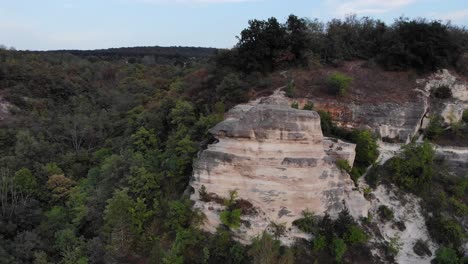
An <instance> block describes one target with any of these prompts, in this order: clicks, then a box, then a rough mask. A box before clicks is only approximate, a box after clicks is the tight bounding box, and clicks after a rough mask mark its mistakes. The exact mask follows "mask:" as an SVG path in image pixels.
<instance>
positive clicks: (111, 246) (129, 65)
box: [0, 16, 468, 264]
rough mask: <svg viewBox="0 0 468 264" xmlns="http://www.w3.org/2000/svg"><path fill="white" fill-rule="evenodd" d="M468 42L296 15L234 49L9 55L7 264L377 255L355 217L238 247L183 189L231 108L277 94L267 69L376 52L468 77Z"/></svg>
mask: <svg viewBox="0 0 468 264" xmlns="http://www.w3.org/2000/svg"><path fill="white" fill-rule="evenodd" d="M467 36H468V35H467V32H466V31H465V30H464V29H462V28H459V27H456V26H452V25H450V24H444V23H442V22H439V21H426V20H408V19H403V18H402V19H398V20H396V22H395V23H394V24H392V25H385V24H384V23H383V22H381V21H378V20H373V19H370V18H360V19H358V18H356V17H353V16H352V17H348V18H346V19H344V20H332V21H330V22H328V23H326V24H325V23H322V22H319V21H317V20H313V21H310V20H306V19H300V18H298V17H296V16H290V17H289V18H288V19H287V21H286V22H285V23H284V24H282V23H280V22H278V20H277V19H275V18H271V19H268V20H267V21H259V20H252V21H250V22H249V27H248V28H246V29H245V30H243V31H242V32H241V33H240V36H239V42H238V44H237V45H236V46H235V47H234V48H233V49H231V50H220V51H217V54H216V55H215V56H212V57H209V54H210V53H211V52H212V50H211V49H200V50H186V49H181V50H179V49H177V48H176V49H175V50H159V49H158V48H156V49H140V48H135V49H132V48H129V49H118V50H104V51H55V52H23V51H14V50H0V96H2V97H3V98H4V99H5V100H6V101H8V102H9V103H10V104H12V105H13V106H12V107H11V109H10V114H9V115H8V116H7V117H6V118H5V119H3V120H2V121H1V123H0V145H1V148H0V260H1V262H2V263H67V264H69V263H171V264H172V263H223V262H224V263H252V262H254V263H293V262H294V261H296V262H298V263H301V262H304V263H308V262H311V261H313V260H316V259H317V260H318V262H319V263H322V262H324V263H325V262H331V261H337V262H339V261H352V260H356V261H357V260H362V259H365V260H366V261H368V260H369V258H371V256H370V254H369V250H368V249H366V248H365V245H364V244H365V241H366V240H367V239H368V238H367V236H366V234H363V231H362V230H361V229H359V227H358V226H357V224H356V222H355V221H354V220H352V219H349V215H348V214H347V212H346V211H344V212H342V214H341V215H340V218H339V219H338V220H336V221H332V220H330V219H328V218H327V217H325V218H323V219H320V220H319V219H316V218H313V217H312V216H311V215H307V214H305V216H304V219H305V220H302V221H299V222H298V225H299V226H300V227H301V228H302V229H304V230H305V231H306V232H309V233H311V234H316V235H317V236H318V238H319V239H316V240H314V241H302V242H301V243H298V244H297V245H296V246H294V247H292V248H285V247H283V246H281V245H279V242H278V241H277V240H275V238H274V237H271V236H270V235H268V234H265V235H263V236H262V237H259V238H258V239H257V240H255V241H253V245H251V246H242V245H240V244H239V243H237V242H235V241H233V240H232V238H231V235H230V233H229V226H227V225H226V226H220V227H219V230H218V232H217V233H216V234H215V235H209V234H206V233H203V232H202V231H200V229H198V226H199V224H200V222H201V221H203V215H200V214H199V213H198V212H196V211H193V210H192V209H191V203H190V202H189V201H188V198H187V195H184V193H185V194H187V192H188V191H189V190H187V186H188V183H189V179H190V175H191V172H192V162H193V160H194V158H195V157H196V154H197V152H198V151H199V150H201V149H203V148H204V147H205V146H206V145H207V144H208V143H209V142H210V140H212V139H211V138H210V136H209V134H208V132H207V130H208V129H209V128H210V127H212V126H214V125H215V124H216V123H217V122H219V121H220V120H221V119H222V118H223V114H224V112H225V111H226V110H227V109H229V108H230V107H232V106H234V105H236V104H238V103H241V102H245V101H247V100H248V99H250V98H252V97H254V96H257V95H259V94H261V93H262V91H266V90H269V89H271V86H272V85H273V84H272V83H271V79H270V78H269V73H271V72H274V71H278V70H283V69H288V68H291V67H320V66H321V65H336V64H339V63H340V62H341V61H343V60H353V59H366V60H369V61H371V62H376V63H377V64H378V65H380V66H382V67H384V68H386V69H388V70H404V69H410V68H411V69H416V70H417V71H420V72H425V71H432V70H434V69H438V68H440V67H452V68H456V69H458V70H459V72H461V73H464V74H466V70H467V68H466V56H465V57H464V55H463V54H464V52H466V51H467V49H468V45H467V41H468V37H467ZM179 55H180V56H179ZM157 57H165V58H169V59H168V60H163V61H161V60H158V59H155V58H157ZM180 57H182V58H183V59H182V60H181V61H182V62H187V58H188V57H190V58H192V57H195V58H193V59H190V60H189V61H190V63H178V61H177V60H178V59H179V58H180ZM174 58H175V60H172V59H174ZM464 61H465V62H464ZM291 87H292V86H291ZM275 88H277V87H275ZM291 92H293V89H292V88H291ZM328 125H329V129H330V131H328V132H329V133H331V132H333V131H332V130H333V129H336V128H335V127H334V126H333V124H332V123H331V120H329V123H328ZM334 132H336V131H334ZM340 133H344V135H347V136H348V138H349V139H350V140H353V138H355V140H356V141H363V140H364V139H370V138H372V136H371V135H370V134H367V133H366V132H362V133H361V132H355V133H354V134H349V133H348V132H343V131H341V132H340ZM360 135H363V136H360ZM364 141H365V144H364V145H361V146H360V148H359V149H360V150H364V152H363V155H362V157H363V159H362V160H360V161H359V162H360V163H361V164H360V165H362V166H363V167H364V166H368V165H369V164H371V163H372V162H373V161H374V160H375V158H376V157H375V156H376V153H375V148H374V147H372V148H371V153H367V152H365V149H366V146H367V145H369V146H374V144H371V143H372V142H371V143H369V141H372V140H364ZM367 156H371V157H369V158H366V157H367ZM359 173H362V172H359ZM359 173H358V174H359ZM402 175H403V174H402ZM397 180H398V179H395V181H397ZM465 189H466V188H465ZM465 189H463V190H462V191H460V192H461V196H462V197H466V190H465ZM455 197H458V196H455ZM463 201H464V200H463ZM463 205H464V206H465V207H466V205H465V204H463ZM465 207H461V208H462V209H463V208H465ZM457 228H458V227H457ZM455 229H456V228H455ZM455 231H457V232H458V229H457V230H455ZM439 233H441V232H439ZM457 234H458V233H457ZM444 239H445V238H444ZM447 239H450V238H447ZM457 239H459V237H458V236H457ZM458 242H459V241H458V240H457V243H458ZM444 244H447V245H449V244H450V240H449V241H448V242H447V240H444ZM450 250H452V251H453V249H451V248H448V249H447V250H445V251H443V252H441V253H440V254H441V255H442V254H443V255H444V256H446V255H447V254H448V255H450V254H452V253H453V252H452V251H450ZM356 252H363V254H361V255H359V253H356ZM458 253H459V252H456V251H455V253H453V254H455V255H456V254H458Z"/></svg>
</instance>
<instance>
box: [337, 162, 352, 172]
mask: <svg viewBox="0 0 468 264" xmlns="http://www.w3.org/2000/svg"><path fill="white" fill-rule="evenodd" d="M336 166H337V167H338V168H339V169H340V170H341V171H345V172H347V173H350V172H351V166H349V163H348V161H347V160H345V159H338V160H337V161H336Z"/></svg>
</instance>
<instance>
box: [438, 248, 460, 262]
mask: <svg viewBox="0 0 468 264" xmlns="http://www.w3.org/2000/svg"><path fill="white" fill-rule="evenodd" d="M435 261H436V263H437V264H458V263H459V258H458V256H457V252H456V251H455V250H453V249H452V248H449V247H441V248H439V249H438V250H437V252H436V258H435Z"/></svg>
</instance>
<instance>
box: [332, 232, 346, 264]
mask: <svg viewBox="0 0 468 264" xmlns="http://www.w3.org/2000/svg"><path fill="white" fill-rule="evenodd" d="M346 250H347V246H346V243H345V241H344V240H343V239H339V238H335V239H333V256H334V257H335V261H336V262H341V261H342V260H343V256H344V254H345V253H346Z"/></svg>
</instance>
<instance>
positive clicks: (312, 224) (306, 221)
mask: <svg viewBox="0 0 468 264" xmlns="http://www.w3.org/2000/svg"><path fill="white" fill-rule="evenodd" d="M293 225H295V226H297V228H299V229H300V230H301V231H304V232H306V233H308V234H312V233H314V232H315V230H316V229H317V223H316V221H315V217H314V214H313V213H311V212H310V211H308V210H305V211H302V218H299V219H296V220H294V222H293Z"/></svg>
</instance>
